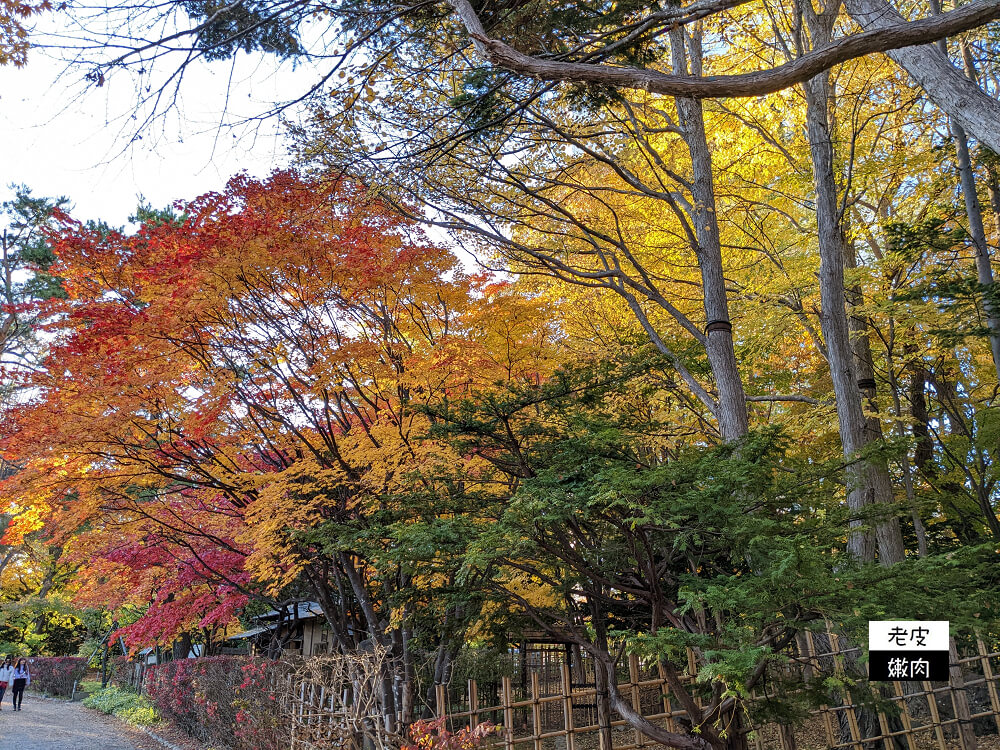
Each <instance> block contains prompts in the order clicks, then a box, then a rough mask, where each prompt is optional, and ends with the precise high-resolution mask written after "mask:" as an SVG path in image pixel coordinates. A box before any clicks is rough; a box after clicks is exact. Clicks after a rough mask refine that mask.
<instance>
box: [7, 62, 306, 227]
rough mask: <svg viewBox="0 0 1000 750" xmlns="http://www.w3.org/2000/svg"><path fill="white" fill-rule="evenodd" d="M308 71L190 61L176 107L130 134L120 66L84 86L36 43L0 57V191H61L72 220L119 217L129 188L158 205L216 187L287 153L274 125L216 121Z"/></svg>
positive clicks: (128, 83)
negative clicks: (18, 57) (22, 52)
mask: <svg viewBox="0 0 1000 750" xmlns="http://www.w3.org/2000/svg"><path fill="white" fill-rule="evenodd" d="M310 72H311V71H309V70H308V69H307V68H303V67H299V68H297V69H296V70H293V69H292V67H291V65H284V66H280V65H278V63H277V62H276V61H275V60H273V59H268V58H266V57H264V58H262V57H261V56H259V55H255V56H253V57H249V56H247V55H241V56H240V58H239V59H238V60H237V62H236V63H235V65H234V64H233V63H230V62H224V61H223V62H217V63H200V64H198V65H197V66H196V67H195V68H193V69H191V70H189V71H188V73H187V74H186V78H185V81H184V83H183V87H182V89H181V97H180V99H179V100H178V101H177V105H178V106H177V108H176V109H175V110H173V111H171V112H170V113H168V115H167V116H166V117H165V118H163V119H162V120H160V121H157V122H156V123H154V124H152V125H150V126H149V127H147V128H146V129H144V130H143V132H142V134H141V135H142V138H141V140H137V141H135V142H134V143H132V144H131V145H130V144H129V141H130V138H129V136H130V134H131V133H132V132H134V127H135V121H134V120H132V119H131V117H132V115H133V114H134V113H135V102H136V98H137V92H136V85H135V82H134V81H133V80H132V79H131V78H130V77H129V76H127V75H125V74H122V75H116V76H112V77H110V78H109V79H108V81H107V83H106V84H105V85H104V86H103V87H100V88H97V87H94V86H88V85H87V84H86V81H85V79H84V74H85V73H86V70H85V69H82V68H72V67H70V68H67V67H66V65H65V63H62V62H60V61H58V60H56V59H54V58H53V57H50V56H47V55H46V54H45V52H44V51H37V50H35V51H33V54H32V57H31V58H29V62H28V64H27V65H26V66H25V67H24V68H21V69H15V68H12V67H0V196H2V197H3V198H4V199H6V198H8V197H9V196H10V190H9V189H8V186H9V185H10V184H11V183H17V184H25V185H27V186H29V187H30V188H31V189H32V192H33V193H34V194H35V195H38V196H57V195H65V196H67V197H69V198H70V200H71V202H72V204H73V205H74V207H75V210H74V211H73V214H74V216H75V217H76V218H78V219H81V220H85V219H104V220H105V221H107V222H109V223H110V224H112V225H115V226H118V225H123V224H125V223H126V221H127V219H128V217H129V216H130V215H131V214H132V213H133V211H134V209H135V207H136V206H137V205H138V202H139V199H140V196H141V197H142V198H144V199H145V200H146V202H148V203H149V204H150V205H152V206H153V207H163V206H166V205H168V204H170V203H171V202H173V201H174V200H177V199H190V198H194V197H196V196H198V195H200V194H202V193H205V192H207V191H210V190H219V189H221V188H223V187H224V186H225V183H226V181H227V180H228V179H229V178H230V177H231V176H232V175H233V174H235V173H237V172H239V171H241V170H245V171H247V172H249V173H250V174H252V175H257V176H263V175H266V174H267V173H268V172H270V171H271V170H272V169H275V168H278V167H281V166H283V165H285V164H287V162H288V157H287V148H286V145H285V143H284V140H283V138H282V135H281V127H280V124H279V123H278V122H277V121H276V120H273V119H272V120H269V121H266V122H264V123H263V124H259V125H257V126H255V127H253V128H250V127H240V128H236V129H231V128H229V127H222V128H220V123H223V122H224V121H225V118H226V117H227V116H228V118H229V120H230V122H232V121H235V120H240V119H242V118H243V117H244V116H246V115H252V114H256V113H259V112H261V111H264V110H265V109H266V103H267V102H269V101H271V102H273V101H276V100H281V99H282V98H284V97H285V96H287V94H288V91H289V89H290V87H292V86H294V87H295V88H299V87H300V86H301V85H302V83H303V81H304V80H305V79H304V78H303V77H304V76H309V74H310ZM312 72H313V73H314V71H312ZM227 89H228V99H227V96H226V95H227ZM227 108H228V115H223V114H222V113H223V111H224V110H226V109H227Z"/></svg>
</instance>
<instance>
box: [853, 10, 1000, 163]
mask: <svg viewBox="0 0 1000 750" xmlns="http://www.w3.org/2000/svg"><path fill="white" fill-rule="evenodd" d="M844 6H845V7H846V8H847V12H848V13H849V14H850V16H851V18H853V19H854V21H855V22H857V24H858V25H859V26H861V28H863V29H865V30H866V31H867V30H870V29H885V28H889V27H891V26H895V25H896V24H899V23H904V22H905V19H904V18H903V16H901V15H900V13H899V11H897V10H896V9H895V8H894V7H893V6H892V5H890V4H889V3H887V2H886V0H845V1H844ZM886 54H888V55H889V57H890V58H892V59H893V60H894V61H895V62H896V63H897V64H898V65H899V66H900V67H902V68H903V69H904V70H905V71H906V72H907V73H908V74H909V75H910V77H911V78H912V79H913V80H914V81H916V82H917V83H918V84H919V85H920V87H921V88H922V89H923V90H924V92H925V93H926V94H927V98H928V99H930V100H931V101H932V102H934V104H935V105H936V106H937V107H938V108H939V109H941V111H943V112H946V113H947V114H948V115H950V116H951V117H952V118H953V120H954V121H955V122H957V123H959V124H960V125H961V126H962V127H963V128H965V130H966V131H968V132H969V133H971V134H972V135H973V136H974V137H975V138H976V139H977V140H979V141H980V142H981V143H984V144H986V145H987V146H989V147H990V148H991V149H992V150H993V151H996V152H997V153H1000V102H998V101H997V100H996V99H994V98H993V97H991V96H989V95H987V94H986V93H984V92H983V91H982V89H980V88H979V87H978V86H977V85H976V84H975V83H973V82H972V81H970V80H969V79H968V78H967V77H966V76H965V75H964V73H963V72H962V71H960V70H959V69H957V68H956V67H955V66H954V65H952V64H951V62H950V61H949V60H948V58H947V57H946V56H945V55H944V54H942V53H941V50H939V49H937V48H936V47H934V46H933V45H930V44H927V45H922V46H919V47H904V48H902V49H897V50H891V51H889V52H887V53H886Z"/></svg>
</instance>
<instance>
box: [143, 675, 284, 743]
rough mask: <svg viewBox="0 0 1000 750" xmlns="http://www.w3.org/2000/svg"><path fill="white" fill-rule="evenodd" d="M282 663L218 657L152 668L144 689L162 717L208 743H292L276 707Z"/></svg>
mask: <svg viewBox="0 0 1000 750" xmlns="http://www.w3.org/2000/svg"><path fill="white" fill-rule="evenodd" d="M283 674H284V672H283V668H282V666H281V664H280V663H278V662H272V661H266V660H262V659H253V660H247V659H243V658H237V657H229V656H216V657H207V658H202V659H177V660H174V661H171V662H167V663H166V664H161V665H158V666H154V667H150V669H149V671H148V672H147V675H146V680H145V683H144V690H145V692H146V695H147V696H148V697H149V698H150V700H151V701H152V702H153V704H154V705H155V706H156V708H157V710H158V711H159V712H160V714H161V715H163V716H166V717H168V718H169V719H171V720H173V722H174V723H175V724H177V725H178V726H179V727H180V728H181V729H183V730H184V731H185V732H187V733H188V734H189V735H191V736H192V737H196V738H197V739H199V740H201V741H203V742H204V743H205V744H206V745H209V746H213V747H215V746H219V747H229V748H232V749H233V750H259V748H264V747H288V746H289V745H290V741H289V738H288V737H287V736H286V735H287V733H288V731H289V728H288V722H287V721H283V720H282V717H280V716H279V715H278V712H277V711H276V709H275V705H276V702H277V693H276V692H275V686H276V685H277V684H278V680H279V679H280V678H281V677H282V676H283Z"/></svg>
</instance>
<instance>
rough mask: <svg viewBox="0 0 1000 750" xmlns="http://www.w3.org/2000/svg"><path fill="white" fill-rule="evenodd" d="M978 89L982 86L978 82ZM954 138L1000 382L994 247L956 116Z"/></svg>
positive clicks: (968, 73)
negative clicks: (988, 238) (992, 260)
mask: <svg viewBox="0 0 1000 750" xmlns="http://www.w3.org/2000/svg"><path fill="white" fill-rule="evenodd" d="M930 6H931V12H932V13H933V14H935V15H939V14H940V13H941V3H940V2H939V0H931V3H930ZM937 48H938V50H940V52H941V54H942V55H943V56H944V58H945V59H946V60H947V59H948V41H947V40H946V39H940V40H938V42H937ZM963 53H964V57H965V78H966V80H968V81H969V82H970V83H972V84H973V85H975V84H976V81H975V76H974V74H973V73H974V72H973V70H972V68H971V56H970V55H969V54H968V51H967V50H963ZM976 88H977V89H978V88H979V86H978V85H976ZM950 129H951V138H952V140H953V141H954V142H955V155H956V160H957V162H958V176H959V184H960V185H961V188H962V198H963V200H964V202H965V215H966V218H967V219H968V222H969V237H971V238H972V244H973V246H974V247H975V249H976V279H977V281H978V282H979V286H980V287H981V288H982V291H983V294H982V301H983V310H984V311H985V312H986V323H987V326H988V327H989V339H990V351H991V352H992V355H993V370H994V372H995V373H996V376H997V382H998V383H1000V314H998V312H997V309H996V305H995V304H993V302H992V300H991V299H990V295H989V291H990V290H991V289H992V287H993V268H992V266H991V265H990V249H989V245H987V243H986V227H985V225H984V224H983V209H982V205H981V204H980V203H979V194H978V192H977V191H976V174H975V172H974V171H973V169H972V157H971V156H970V155H969V138H968V136H967V135H966V134H965V128H963V127H962V125H961V123H960V122H959V121H958V120H957V119H956V118H954V117H953V118H952V122H951V125H950Z"/></svg>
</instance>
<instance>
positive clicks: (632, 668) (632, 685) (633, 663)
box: [628, 654, 646, 747]
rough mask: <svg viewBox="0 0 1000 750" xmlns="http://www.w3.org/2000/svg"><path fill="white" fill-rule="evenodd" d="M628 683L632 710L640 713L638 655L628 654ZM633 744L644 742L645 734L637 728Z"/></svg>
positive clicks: (638, 744) (641, 744) (642, 743)
mask: <svg viewBox="0 0 1000 750" xmlns="http://www.w3.org/2000/svg"><path fill="white" fill-rule="evenodd" d="M628 685H629V692H630V693H631V694H632V710H633V711H635V712H636V713H637V714H640V715H641V714H642V701H641V699H640V697H639V655H638V654H629V655H628ZM634 733H635V744H636V745H637V746H639V747H643V746H644V745H645V744H646V736H645V735H644V734H643V733H642V732H640V731H639V730H638V729H636V730H635V732H634Z"/></svg>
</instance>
